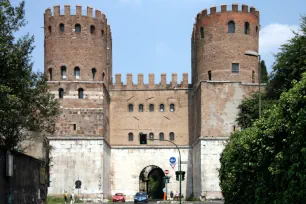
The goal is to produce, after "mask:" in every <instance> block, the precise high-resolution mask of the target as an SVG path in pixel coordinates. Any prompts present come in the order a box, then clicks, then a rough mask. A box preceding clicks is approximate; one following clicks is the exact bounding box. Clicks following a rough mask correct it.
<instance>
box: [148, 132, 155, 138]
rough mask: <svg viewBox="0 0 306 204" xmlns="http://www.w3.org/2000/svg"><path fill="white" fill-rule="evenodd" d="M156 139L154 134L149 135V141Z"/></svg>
mask: <svg viewBox="0 0 306 204" xmlns="http://www.w3.org/2000/svg"><path fill="white" fill-rule="evenodd" d="M153 139H154V134H153V132H151V133H150V134H149V140H153Z"/></svg>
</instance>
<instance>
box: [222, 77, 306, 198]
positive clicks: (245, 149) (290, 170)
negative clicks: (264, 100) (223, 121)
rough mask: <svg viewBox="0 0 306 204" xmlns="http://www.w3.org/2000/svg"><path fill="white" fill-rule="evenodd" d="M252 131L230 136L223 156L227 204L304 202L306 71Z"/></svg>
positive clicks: (305, 184) (223, 188)
mask: <svg viewBox="0 0 306 204" xmlns="http://www.w3.org/2000/svg"><path fill="white" fill-rule="evenodd" d="M293 85H294V86H293V88H291V89H290V90H289V91H288V92H283V93H282V95H281V97H280V99H279V100H278V102H277V103H275V104H274V105H273V106H272V107H271V108H270V109H268V110H266V111H265V112H264V114H263V116H262V117H261V118H260V119H259V120H258V121H256V122H255V123H254V124H253V125H252V126H251V127H250V128H247V129H245V130H243V131H240V132H236V133H235V134H233V135H232V136H231V137H230V140H229V141H228V143H227V145H226V147H225V149H224V151H223V153H222V155H221V158H220V162H221V168H220V170H219V177H220V181H221V182H220V186H221V189H222V192H223V196H224V198H225V203H226V204H232V203H233V204H240V203H241V204H242V203H243V204H245V203H249V204H252V203H254V204H271V203H272V204H273V203H275V204H278V203H282V204H292V203H304V201H305V197H306V176H305V175H306V162H305V160H306V137H305V135H306V73H305V74H303V78H302V80H301V81H300V82H296V81H295V82H294V83H293Z"/></svg>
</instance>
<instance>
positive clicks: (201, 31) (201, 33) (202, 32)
mask: <svg viewBox="0 0 306 204" xmlns="http://www.w3.org/2000/svg"><path fill="white" fill-rule="evenodd" d="M200 35H201V39H203V38H204V28H203V27H201V28H200Z"/></svg>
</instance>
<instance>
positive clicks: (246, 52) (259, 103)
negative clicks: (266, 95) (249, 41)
mask: <svg viewBox="0 0 306 204" xmlns="http://www.w3.org/2000/svg"><path fill="white" fill-rule="evenodd" d="M244 54H245V55H247V56H254V57H258V92H259V97H258V98H259V102H258V106H259V108H258V109H259V110H258V113H259V118H260V117H261V90H260V87H261V63H260V62H261V59H260V54H258V53H257V52H255V51H252V50H247V51H245V53H244Z"/></svg>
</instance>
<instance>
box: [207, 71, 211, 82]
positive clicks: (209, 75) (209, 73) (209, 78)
mask: <svg viewBox="0 0 306 204" xmlns="http://www.w3.org/2000/svg"><path fill="white" fill-rule="evenodd" d="M208 80H209V81H211V71H208Z"/></svg>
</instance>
